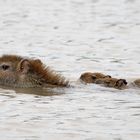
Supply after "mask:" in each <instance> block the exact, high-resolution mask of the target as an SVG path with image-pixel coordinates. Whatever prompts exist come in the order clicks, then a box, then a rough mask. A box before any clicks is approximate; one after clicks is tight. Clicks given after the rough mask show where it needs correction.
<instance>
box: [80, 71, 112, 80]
mask: <svg viewBox="0 0 140 140" xmlns="http://www.w3.org/2000/svg"><path fill="white" fill-rule="evenodd" d="M106 77H108V78H110V77H111V76H109V75H105V74H102V73H98V72H95V73H92V72H85V73H83V74H81V76H80V79H81V80H82V81H84V82H85V83H95V81H96V80H97V79H100V78H106Z"/></svg>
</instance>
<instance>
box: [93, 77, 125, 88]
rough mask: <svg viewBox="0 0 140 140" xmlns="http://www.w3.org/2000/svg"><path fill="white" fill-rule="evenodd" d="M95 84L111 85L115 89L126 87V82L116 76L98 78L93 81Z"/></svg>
mask: <svg viewBox="0 0 140 140" xmlns="http://www.w3.org/2000/svg"><path fill="white" fill-rule="evenodd" d="M95 83H96V84H102V85H104V86H106V87H113V88H116V89H124V88H126V85H127V82H126V80H125V79H117V78H100V79H97V80H96V81H95Z"/></svg>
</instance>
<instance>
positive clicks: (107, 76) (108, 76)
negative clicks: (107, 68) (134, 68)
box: [103, 75, 112, 78]
mask: <svg viewBox="0 0 140 140" xmlns="http://www.w3.org/2000/svg"><path fill="white" fill-rule="evenodd" d="M103 78H112V77H111V76H110V75H106V76H104V77H103Z"/></svg>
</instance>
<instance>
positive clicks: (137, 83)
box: [134, 79, 140, 87]
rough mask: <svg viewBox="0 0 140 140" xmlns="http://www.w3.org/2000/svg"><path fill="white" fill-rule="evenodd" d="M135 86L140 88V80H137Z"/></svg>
mask: <svg viewBox="0 0 140 140" xmlns="http://www.w3.org/2000/svg"><path fill="white" fill-rule="evenodd" d="M134 84H135V85H136V86H138V87H140V79H136V80H135V81H134Z"/></svg>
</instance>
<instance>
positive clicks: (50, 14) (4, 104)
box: [0, 0, 140, 140]
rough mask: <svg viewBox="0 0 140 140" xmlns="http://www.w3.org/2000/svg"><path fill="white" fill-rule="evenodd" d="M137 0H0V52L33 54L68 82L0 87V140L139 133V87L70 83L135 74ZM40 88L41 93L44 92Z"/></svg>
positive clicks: (102, 139) (118, 139)
mask: <svg viewBox="0 0 140 140" xmlns="http://www.w3.org/2000/svg"><path fill="white" fill-rule="evenodd" d="M139 7H140V1H139V0H117V1H114V0H86V1H85V0H59V1H58V0H22V1H19V0H12V1H11V0H0V19H1V20H0V55H2V54H18V55H23V56H29V57H33V58H40V59H41V60H42V61H43V62H44V63H45V64H46V65H47V66H51V67H52V68H53V69H55V70H56V71H58V72H60V73H61V74H63V75H64V76H65V77H66V78H68V79H69V80H70V81H71V83H72V85H74V86H75V87H74V88H68V89H57V88H56V89H53V90H52V89H5V88H3V87H1V88H0V124H1V125H0V138H1V139H2V140H13V139H14V140H46V139H48V140H62V139H64V140H71V139H73V140H132V139H133V140H139V139H140V89H138V88H130V89H125V90H116V89H112V88H105V87H101V86H98V85H83V84H81V83H78V82H76V81H77V80H78V78H79V76H80V74H81V73H83V72H85V71H98V72H103V73H106V74H109V75H112V76H114V77H117V78H119V77H120V78H126V79H127V80H128V81H132V80H133V79H135V78H137V77H139V78H140V71H139V69H140V57H139V54H140V46H139V44H140V39H139V37H140V32H139V31H140V18H139V17H140V8H139ZM44 95H45V96H44Z"/></svg>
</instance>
